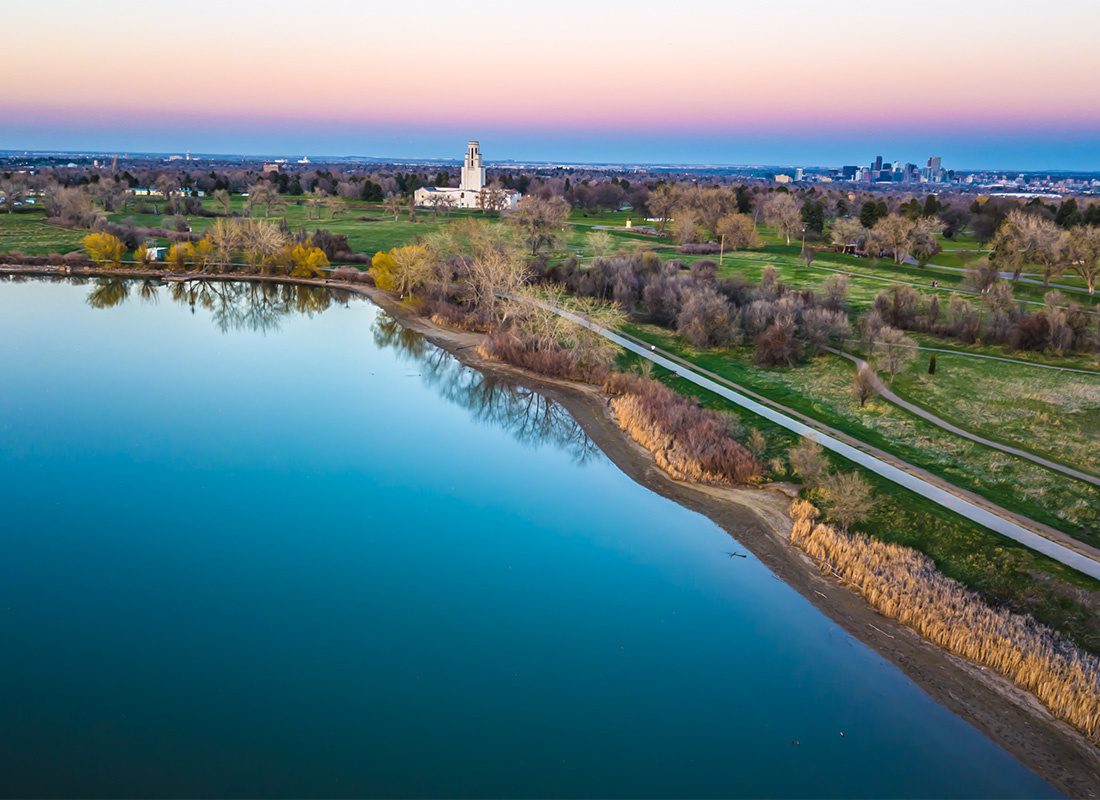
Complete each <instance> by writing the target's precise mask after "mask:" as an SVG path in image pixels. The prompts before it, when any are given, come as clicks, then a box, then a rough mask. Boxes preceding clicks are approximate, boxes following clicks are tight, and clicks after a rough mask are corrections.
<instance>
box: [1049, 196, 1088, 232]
mask: <svg viewBox="0 0 1100 800" xmlns="http://www.w3.org/2000/svg"><path fill="white" fill-rule="evenodd" d="M1083 221H1084V217H1083V216H1082V215H1081V209H1079V208H1078V207H1077V200H1076V199H1074V198H1072V197H1069V198H1066V199H1065V200H1063V201H1062V205H1060V206H1059V207H1058V213H1056V214H1055V215H1054V223H1055V224H1056V225H1057V226H1058V227H1059V228H1073V227H1076V226H1077V225H1080V224H1081V223H1082V222H1083Z"/></svg>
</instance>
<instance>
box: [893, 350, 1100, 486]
mask: <svg viewBox="0 0 1100 800" xmlns="http://www.w3.org/2000/svg"><path fill="white" fill-rule="evenodd" d="M893 389H894V391H895V392H897V393H898V394H899V395H901V396H902V397H904V398H906V399H907V400H910V401H911V402H913V403H916V404H917V405H920V406H922V407H924V408H926V409H928V410H929V411H931V412H932V413H934V414H936V415H938V416H940V417H942V418H944V419H946V420H948V421H949V422H953V423H955V424H956V425H958V426H959V427H962V428H965V429H966V430H969V431H972V432H974V433H978V434H981V435H982V436H985V437H987V438H989V439H992V440H994V441H999V442H1003V443H1005V444H1010V445H1014V446H1016V447H1019V448H1021V449H1024V450H1028V451H1029V452H1033V453H1037V454H1038V455H1042V456H1045V457H1047V458H1049V459H1051V460H1053V461H1057V462H1059V463H1062V464H1066V465H1068V466H1071V467H1076V468H1077V469H1080V470H1084V471H1085V472H1090V473H1092V474H1094V475H1100V448H1097V447H1096V443H1097V442H1100V375H1082V374H1080V373H1073V372H1056V371H1054V370H1043V369H1036V368H1034V367H1028V366H1023V365H1015V364H1006V363H1004V362H998V361H989V360H986V359H978V358H967V357H966V356H955V355H948V354H945V353H937V354H936V374H935V375H929V374H928V363H927V359H926V358H921V359H917V360H915V361H913V362H911V363H910V364H909V365H908V366H907V368H906V369H905V371H904V372H902V373H900V374H899V375H898V376H897V377H896V378H895V380H894V384H893Z"/></svg>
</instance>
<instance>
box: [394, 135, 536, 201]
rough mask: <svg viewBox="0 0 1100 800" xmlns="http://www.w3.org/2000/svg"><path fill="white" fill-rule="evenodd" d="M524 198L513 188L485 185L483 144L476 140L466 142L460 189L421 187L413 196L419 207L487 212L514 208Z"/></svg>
mask: <svg viewBox="0 0 1100 800" xmlns="http://www.w3.org/2000/svg"><path fill="white" fill-rule="evenodd" d="M521 196H522V195H520V193H519V192H514V191H512V190H511V189H502V188H497V187H493V186H488V185H487V184H486V182H485V167H484V166H482V163H481V145H479V144H478V143H477V142H475V141H470V142H467V143H466V157H465V158H464V159H463V160H462V180H461V181H460V182H459V186H458V188H457V189H451V188H447V187H442V188H441V187H437V186H422V187H421V188H419V189H417V190H416V192H414V194H413V198H414V200H415V202H416V204H417V205H418V206H425V207H427V208H433V207H437V206H438V207H446V208H483V209H486V210H488V211H507V210H509V209H513V208H515V207H516V204H517V203H519V199H520V197H521Z"/></svg>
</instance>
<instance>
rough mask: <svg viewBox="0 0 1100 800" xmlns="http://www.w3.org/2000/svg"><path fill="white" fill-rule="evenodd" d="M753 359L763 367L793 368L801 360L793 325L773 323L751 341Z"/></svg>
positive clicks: (800, 346)
mask: <svg viewBox="0 0 1100 800" xmlns="http://www.w3.org/2000/svg"><path fill="white" fill-rule="evenodd" d="M752 346H753V359H754V360H755V361H756V363H757V364H760V365H761V366H765V367H793V366H794V365H795V364H797V363H798V362H799V360H800V359H801V358H802V343H801V342H800V341H798V339H797V338H795V335H794V325H791V324H789V323H787V324H782V323H775V324H774V325H771V326H769V327H768V328H767V329H766V330H765V331H763V332H762V333H760V334H758V335H757V336H756V338H755V339H753V343H752Z"/></svg>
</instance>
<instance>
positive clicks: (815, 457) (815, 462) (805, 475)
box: [787, 439, 829, 489]
mask: <svg viewBox="0 0 1100 800" xmlns="http://www.w3.org/2000/svg"><path fill="white" fill-rule="evenodd" d="M787 457H788V460H789V461H790V464H791V471H792V472H794V474H795V475H797V476H798V477H799V478H801V479H802V482H803V483H804V484H806V486H807V488H810V489H813V488H815V487H816V486H818V485H820V483H821V481H822V480H824V479H825V477H826V475H827V474H828V472H829V461H828V459H826V458H825V450H824V449H823V448H822V447H821V445H819V444H818V443H817V442H815V441H814V440H813V439H802V440H801V441H800V442H799V443H798V444H797V445H795V446H794V447H792V448H791V449H790V450H788V451H787Z"/></svg>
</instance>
